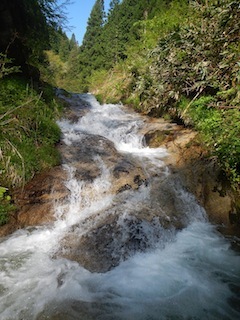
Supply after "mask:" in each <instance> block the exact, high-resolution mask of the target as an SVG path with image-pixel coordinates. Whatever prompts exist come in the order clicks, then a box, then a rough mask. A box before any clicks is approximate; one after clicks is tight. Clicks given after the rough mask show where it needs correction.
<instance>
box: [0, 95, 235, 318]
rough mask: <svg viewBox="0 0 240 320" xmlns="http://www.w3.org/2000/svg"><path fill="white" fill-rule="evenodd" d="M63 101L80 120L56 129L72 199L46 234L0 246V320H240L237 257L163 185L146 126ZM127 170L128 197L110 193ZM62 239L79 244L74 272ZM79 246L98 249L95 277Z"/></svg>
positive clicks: (197, 211) (170, 185)
mask: <svg viewBox="0 0 240 320" xmlns="http://www.w3.org/2000/svg"><path fill="white" fill-rule="evenodd" d="M72 100H73V101H74V103H76V105H78V106H79V108H78V107H75V112H76V114H78V115H79V118H78V120H77V121H75V122H72V121H70V120H67V119H62V120H60V121H59V123H58V124H59V126H60V128H61V130H62V143H63V144H64V146H65V147H66V148H67V152H66V155H65V156H63V168H64V170H65V171H66V172H67V174H68V180H67V181H66V186H67V188H68V190H69V191H70V193H69V196H68V198H67V199H65V201H63V202H61V203H56V204H55V218H56V220H55V222H54V223H52V224H51V225H46V226H36V227H31V228H26V229H22V230H18V231H16V232H15V233H14V234H12V235H10V236H8V237H4V238H2V239H0V315H1V317H0V318H1V319H2V320H20V319H24V320H32V319H37V320H43V319H64V320H66V319H67V320H68V319H69V320H70V319H89V320H90V319H98V320H123V319H124V320H133V319H138V320H150V319H151V320H169V319H173V320H175V319H176V320H177V319H178V320H183V319H194V320H198V319H199V320H202V319H222V320H223V319H224V320H227V319H229V320H230V319H231V320H233V319H236V320H237V319H239V317H240V307H239V306H240V256H239V253H237V252H236V251H233V250H232V249H231V243H230V242H229V241H228V240H226V239H225V238H224V237H223V236H221V235H220V234H219V233H218V232H217V231H216V229H215V227H214V226H213V225H211V224H210V223H209V222H208V220H207V216H206V213H205V211H204V209H203V208H202V207H201V206H200V205H199V204H198V203H197V201H196V199H195V198H194V196H193V195H192V194H190V193H189V192H188V191H187V190H185V188H184V186H183V185H182V183H181V181H179V180H177V179H176V180H172V177H171V174H170V170H169V168H168V167H167V166H166V165H165V163H164V158H165V157H166V156H167V155H168V154H167V150H166V149H164V148H155V149H152V148H149V147H146V146H145V144H144V138H143V136H142V135H141V134H140V130H141V128H142V127H143V125H144V118H143V117H141V116H140V115H136V114H134V113H131V112H130V111H128V110H127V109H125V108H124V107H123V106H121V105H110V104H106V105H100V104H99V103H98V102H97V101H96V99H95V98H94V96H92V95H90V94H83V95H73V97H72ZM72 103H73V102H72ZM81 104H83V105H84V106H85V109H84V112H83V108H81ZM90 142H91V143H92V145H88V143H90ZM76 148H77V149H78V150H79V151H78V152H79V153H78V152H76ZM107 148H108V149H107ZM109 150H110V151H111V154H110V151H109ZM71 152H73V153H74V152H75V153H74V158H73V153H71ZM80 152H81V159H83V160H84V161H85V162H84V166H81V170H82V168H84V169H86V172H84V175H83V174H82V176H81V174H80V173H81V172H80V169H79V163H78V161H77V160H78V157H80V156H79V154H80ZM113 155H114V156H113ZM116 159H118V160H119V163H120V164H118V165H117V166H116V165H115V162H114V161H115V160H116ZM79 161H80V160H79ZM122 163H123V164H124V165H125V167H124V165H122ZM133 166H136V167H137V168H138V172H140V173H139V175H137V177H138V179H137V180H139V181H137V180H136V179H135V185H136V188H135V187H132V186H130V185H129V184H126V186H125V187H124V189H123V188H120V189H121V190H118V192H115V191H116V190H117V187H116V186H115V185H114V183H115V182H114V181H115V180H113V177H114V175H115V176H117V175H118V173H119V172H120V173H121V174H122V175H124V177H125V176H126V177H128V176H129V175H130V174H131V171H133V170H135V169H134V168H133ZM90 167H92V168H94V173H91V172H90V173H89V172H88V171H87V170H88V169H89V168H90ZM116 168H117V169H118V170H119V171H117V169H116ZM119 168H120V169H119ZM126 168H127V169H126ZM125 171H126V172H125ZM79 172H80V173H79ZM141 174H142V175H144V177H145V178H144V179H143V178H142V176H141ZM86 176H87V178H86V179H85V178H84V177H86ZM82 177H83V178H82ZM139 177H140V178H139ZM114 188H115V189H116V190H115V189H114ZM99 226H100V227H99ZM96 230H98V231H96ZM97 232H98V233H97ZM98 236H99V237H100V238H97V237H98ZM69 239H70V240H71V239H73V241H80V240H81V239H83V240H82V242H83V244H84V245H85V247H84V249H82V251H81V249H78V252H77V254H78V256H79V260H76V261H73V260H71V259H69V252H68V251H69V250H70V249H69V248H67V245H68V242H69V241H70V240H69ZM76 239H77V240H76ZM78 239H80V240H78ZM88 239H90V240H89V242H90V244H91V243H92V244H93V245H94V247H96V248H95V249H96V252H95V253H94V254H95V255H96V256H95V262H94V263H95V265H94V267H93V269H94V268H96V269H99V268H100V267H101V268H103V271H104V272H103V271H102V272H95V271H93V270H91V268H87V267H86V266H85V265H84V264H83V263H81V259H82V258H81V257H82V256H83V255H84V254H85V255H86V256H87V257H88V254H89V253H88V252H87V254H86V252H85V251H86V247H87V248H89V244H88V242H87V241H88ZM96 239H97V240H98V239H102V242H101V243H99V241H97V240H96ZM94 241H95V242H94ZM86 243H87V246H86ZM106 244H107V245H106ZM70 247H71V246H70ZM80 248H81V247H80ZM84 250H85V251H84ZM90 257H91V256H90ZM104 259H105V260H104ZM109 260H111V261H109ZM110 262H111V263H110ZM87 263H88V264H90V265H91V261H90V262H87ZM87 263H86V265H87Z"/></svg>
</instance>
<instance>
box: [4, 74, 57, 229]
mask: <svg viewBox="0 0 240 320" xmlns="http://www.w3.org/2000/svg"><path fill="white" fill-rule="evenodd" d="M0 87H1V90H0V187H1V188H2V189H1V190H2V192H1V197H0V202H1V203H0V224H3V223H5V222H6V221H7V213H8V212H9V210H11V209H12V207H11V204H10V201H9V199H7V198H6V197H5V192H3V190H5V191H6V190H7V189H9V191H10V192H11V190H13V188H16V187H22V186H24V184H25V183H26V182H27V181H28V180H29V179H31V178H32V177H33V176H34V175H35V173H37V172H39V171H41V170H43V169H47V168H50V167H52V166H54V165H56V164H58V163H59V160H60V157H59V154H58V151H57V149H56V148H55V145H56V143H57V142H58V141H59V139H60V129H59V127H58V126H57V124H56V123H55V119H56V117H57V115H58V114H59V112H60V111H61V107H60V106H59V103H58V102H57V101H56V100H55V98H54V93H53V89H52V87H50V86H47V85H42V87H41V88H39V87H38V89H35V88H33V86H31V85H30V84H29V83H28V82H27V81H26V80H24V78H23V77H21V76H14V77H5V78H3V79H1V80H0Z"/></svg>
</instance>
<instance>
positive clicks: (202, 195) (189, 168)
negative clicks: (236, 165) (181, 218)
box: [144, 118, 240, 237]
mask: <svg viewBox="0 0 240 320" xmlns="http://www.w3.org/2000/svg"><path fill="white" fill-rule="evenodd" d="M149 120H150V122H147V126H146V128H145V129H144V134H145V138H146V141H147V144H148V145H149V146H150V147H161V146H162V147H165V148H166V149H167V151H168V153H169V156H168V158H167V159H166V160H165V162H166V163H167V164H168V166H169V168H170V170H171V172H172V174H173V175H178V176H179V178H180V179H181V180H182V181H183V184H184V185H185V187H186V189H187V190H188V191H189V192H191V193H193V194H194V195H195V197H196V198H197V200H198V202H199V203H200V205H201V206H203V207H204V209H205V210H206V212H207V214H208V217H209V220H210V222H212V223H213V224H215V225H217V229H218V230H219V231H220V232H221V233H223V234H224V235H236V236H238V237H239V236H240V208H239V202H240V200H239V199H240V194H239V191H236V190H233V189H232V187H231V185H230V183H229V181H228V180H227V179H226V178H225V176H224V173H223V171H222V170H221V168H220V165H219V164H218V162H217V158H216V157H210V156H209V154H208V151H207V149H206V147H204V145H203V143H202V142H201V139H200V137H199V135H198V133H197V132H196V131H194V130H193V129H190V128H186V127H184V126H182V125H177V124H172V123H171V122H168V121H165V120H163V119H154V118H153V119H152V118H149Z"/></svg>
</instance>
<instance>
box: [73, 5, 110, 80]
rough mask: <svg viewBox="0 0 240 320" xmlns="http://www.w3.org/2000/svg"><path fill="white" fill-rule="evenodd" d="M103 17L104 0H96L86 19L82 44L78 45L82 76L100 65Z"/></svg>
mask: <svg viewBox="0 0 240 320" xmlns="http://www.w3.org/2000/svg"><path fill="white" fill-rule="evenodd" d="M104 18H105V12H104V1H103V0H96V2H95V4H94V6H93V8H92V11H91V13H90V17H89V19H88V24H87V30H86V33H85V35H84V38H83V43H82V46H81V47H80V57H79V60H80V68H81V72H82V77H83V78H86V77H87V76H88V75H90V74H91V71H92V70H96V69H98V68H100V67H101V66H102V63H103V50H102V44H101V34H102V30H103V24H104Z"/></svg>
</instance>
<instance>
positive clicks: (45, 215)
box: [14, 166, 69, 228]
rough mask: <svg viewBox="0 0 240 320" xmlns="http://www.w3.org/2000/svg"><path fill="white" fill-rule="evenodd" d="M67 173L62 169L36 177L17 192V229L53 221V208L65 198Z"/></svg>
mask: <svg viewBox="0 0 240 320" xmlns="http://www.w3.org/2000/svg"><path fill="white" fill-rule="evenodd" d="M66 179H67V173H66V171H64V170H63V168H62V167H60V166H59V167H55V168H53V169H51V170H49V171H48V172H44V173H41V174H39V175H36V176H35V177H34V178H33V179H32V180H31V181H30V182H29V183H28V184H27V185H26V186H25V188H24V190H20V189H19V190H17V191H16V192H15V194H14V200H15V203H16V205H17V206H18V208H19V210H18V213H17V217H16V222H17V225H18V228H20V227H26V226H34V225H40V224H46V223H49V222H52V221H54V206H55V204H56V203H57V202H59V201H63V200H64V199H66V198H67V196H68V194H69V190H68V189H67V188H66V186H65V181H66Z"/></svg>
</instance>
